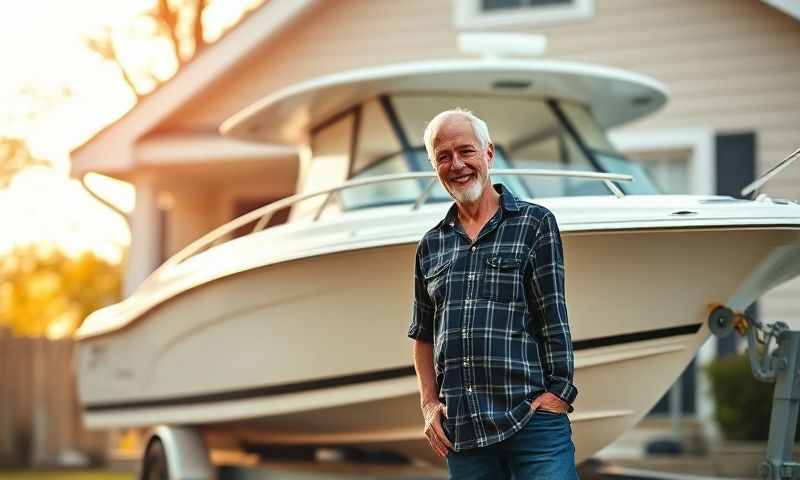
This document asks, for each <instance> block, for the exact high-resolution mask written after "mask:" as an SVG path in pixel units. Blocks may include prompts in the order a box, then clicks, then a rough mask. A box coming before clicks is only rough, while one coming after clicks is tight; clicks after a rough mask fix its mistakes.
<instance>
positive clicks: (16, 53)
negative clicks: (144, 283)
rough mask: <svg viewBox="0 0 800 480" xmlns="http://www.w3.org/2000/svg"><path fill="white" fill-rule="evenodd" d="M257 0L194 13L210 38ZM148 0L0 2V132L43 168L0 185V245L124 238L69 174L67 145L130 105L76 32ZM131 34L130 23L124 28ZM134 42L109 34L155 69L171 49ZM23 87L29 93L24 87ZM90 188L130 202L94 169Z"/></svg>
mask: <svg viewBox="0 0 800 480" xmlns="http://www.w3.org/2000/svg"><path fill="white" fill-rule="evenodd" d="M257 3H259V2H258V0H216V1H212V2H211V3H210V4H209V6H208V8H207V10H206V12H205V14H206V16H205V17H204V19H205V21H206V29H207V33H208V34H209V35H210V36H211V40H213V39H214V38H216V37H218V36H219V35H220V34H221V33H222V31H223V29H224V28H225V27H227V26H229V25H231V24H233V23H234V22H235V21H236V20H237V19H238V18H239V17H240V16H241V14H242V13H243V12H244V11H245V10H246V9H247V8H248V7H251V6H252V5H254V4H257ZM152 4H153V0H70V1H69V2H66V1H63V0H25V1H18V2H2V3H0V60H1V61H2V69H1V71H2V75H0V136H7V137H8V136H12V137H22V138H24V139H26V140H27V142H28V144H29V147H30V148H31V150H32V152H33V154H34V155H35V156H37V157H39V158H42V159H45V160H49V161H51V162H52V163H53V165H54V167H53V168H40V167H37V168H31V169H28V170H26V171H24V172H22V173H20V174H18V175H17V176H16V177H15V178H14V179H13V181H12V182H11V184H10V186H9V187H8V188H6V189H4V190H0V221H2V222H3V224H4V225H5V226H6V227H5V228H3V230H2V232H3V234H2V235H0V254H2V253H3V252H6V251H8V250H9V249H10V248H12V247H13V246H14V245H20V244H26V243H30V242H52V243H54V244H56V245H58V246H60V247H62V248H64V250H65V251H66V252H67V253H68V254H77V253H79V252H80V251H83V250H86V249H89V250H92V251H94V252H96V253H97V254H98V255H101V256H103V257H104V258H106V259H107V260H110V261H114V262H116V261H119V260H120V258H121V253H122V249H124V248H125V247H126V246H127V245H128V244H129V243H130V232H129V230H128V227H127V223H126V222H125V220H124V219H123V218H122V217H121V216H120V215H119V214H117V213H115V212H113V211H112V210H111V209H109V208H107V207H105V206H103V205H102V204H100V203H99V202H98V201H97V200H95V199H94V198H93V197H91V196H90V195H89V194H88V193H86V192H85V190H84V189H83V187H82V186H81V185H80V183H79V182H78V180H75V179H70V178H69V166H70V164H69V151H70V150H71V149H73V148H74V147H76V146H78V145H80V144H82V143H84V142H85V141H86V140H87V139H88V138H90V137H91V135H92V134H93V133H94V132H96V131H97V130H99V129H100V128H102V127H103V126H104V125H106V124H108V123H110V122H112V121H114V120H115V119H117V118H119V117H120V116H122V115H124V114H125V112H127V111H128V110H130V109H131V108H132V107H133V106H134V105H135V101H136V97H135V95H134V94H133V93H132V92H131V91H130V89H129V88H128V87H127V85H126V84H125V83H124V81H123V79H122V77H121V75H120V73H119V70H118V69H117V67H116V66H115V65H114V64H112V63H110V62H107V61H104V60H103V59H101V58H100V57H99V56H98V55H97V54H95V53H94V52H92V51H90V50H89V49H88V48H87V47H86V46H85V44H84V41H83V39H82V37H83V36H84V35H86V34H89V33H91V32H94V31H97V30H98V29H100V28H102V27H103V26H105V25H108V26H111V27H113V28H115V29H116V30H117V31H125V32H131V31H132V30H133V29H135V28H137V25H136V23H135V22H132V20H131V19H133V18H136V17H137V15H139V14H140V13H141V12H142V11H144V10H145V9H147V8H149V7H150V6H151V5H152ZM134 34H135V32H134ZM136 45H138V44H136V43H133V42H128V44H126V43H125V42H124V41H121V42H120V43H119V47H120V51H121V52H122V53H123V54H124V55H126V57H125V58H126V60H127V61H129V62H131V64H135V63H136V62H150V63H155V64H156V65H157V68H158V70H159V72H161V74H162V75H163V77H164V78H166V77H168V76H169V75H171V74H172V73H173V72H174V71H175V69H176V63H175V61H174V60H173V59H169V58H168V57H166V56H163V55H161V56H157V57H154V56H153V54H152V53H148V52H152V50H150V49H147V50H146V49H137V48H136ZM26 92H33V95H30V94H26ZM87 180H89V181H91V185H92V187H93V189H95V190H96V191H98V192H99V193H102V194H103V196H104V197H108V198H109V199H111V200H112V201H113V202H114V203H115V204H116V205H117V206H118V207H119V208H121V209H122V210H124V211H130V210H132V208H133V205H134V202H135V192H134V189H133V188H132V186H131V185H129V184H126V183H125V182H120V181H116V180H114V179H109V178H107V177H102V176H94V177H92V178H90V179H87Z"/></svg>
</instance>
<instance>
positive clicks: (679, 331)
mask: <svg viewBox="0 0 800 480" xmlns="http://www.w3.org/2000/svg"><path fill="white" fill-rule="evenodd" d="M701 326H702V325H701V324H699V323H693V324H691V325H683V326H680V327H670V328H662V329H658V330H648V331H644V332H636V333H627V334H623V335H613V336H609V337H598V338H590V339H587V340H578V341H577V342H573V344H572V345H573V349H574V350H588V349H591V348H600V347H609V346H613V345H621V344H625V343H633V342H641V341H644V340H655V339H659V338H666V337H674V336H679V335H690V334H694V333H697V331H699V330H700V327H701ZM414 375H416V372H415V371H414V367H413V366H410V367H399V368H390V369H386V370H378V371H373V372H366V373H357V374H354V375H343V376H341V377H332V378H323V379H318V380H310V381H306V382H294V383H287V384H283V385H271V386H268V387H258V388H248V389H243V390H236V391H232V392H222V393H212V394H208V395H190V396H183V397H170V398H165V399H157V400H138V401H133V402H119V403H117V402H114V403H91V404H88V405H85V406H84V407H83V410H84V411H85V412H103V411H108V410H127V409H136V408H151V407H171V406H172V407H174V406H179V405H193V404H200V403H212V402H226V401H231V400H245V399H250V398H255V397H268V396H273V395H285V394H290V393H299V392H304V391H309V390H320V389H324V388H332V387H341V386H346V385H355V384H359V383H367V382H375V381H379V380H390V379H395V378H402V377H407V376H414Z"/></svg>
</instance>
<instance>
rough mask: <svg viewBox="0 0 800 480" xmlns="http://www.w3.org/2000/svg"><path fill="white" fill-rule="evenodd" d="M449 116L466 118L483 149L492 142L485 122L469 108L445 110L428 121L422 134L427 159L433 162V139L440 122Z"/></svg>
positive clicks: (440, 124) (437, 131)
mask: <svg viewBox="0 0 800 480" xmlns="http://www.w3.org/2000/svg"><path fill="white" fill-rule="evenodd" d="M449 117H461V118H465V119H467V120H468V121H469V123H470V125H472V132H473V133H474V134H475V138H477V139H478V142H480V144H481V149H485V148H486V147H487V146H488V145H489V144H490V143H492V139H491V137H490V136H489V127H488V126H486V122H484V121H483V120H481V119H480V118H478V117H477V116H476V115H475V114H474V113H472V112H470V111H469V110H464V109H463V108H454V109H452V110H445V111H444V112H441V113H439V114H438V115H436V116H435V117H433V119H431V121H430V122H428V125H427V126H426V127H425V133H424V134H423V135H422V138H423V140H424V141H425V150H426V151H427V152H428V159H429V160H430V161H431V163H434V157H433V139H434V138H436V135H437V134H438V133H439V128H441V126H442V122H443V121H444V120H446V119H447V118H449Z"/></svg>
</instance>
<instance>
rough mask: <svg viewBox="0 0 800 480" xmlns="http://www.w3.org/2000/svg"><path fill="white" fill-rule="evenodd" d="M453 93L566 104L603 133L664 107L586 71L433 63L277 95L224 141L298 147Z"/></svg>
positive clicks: (630, 76)
mask: <svg viewBox="0 0 800 480" xmlns="http://www.w3.org/2000/svg"><path fill="white" fill-rule="evenodd" d="M397 93H402V94H416V93H420V94H423V93H424V94H450V95H452V94H456V95H465V94H466V95H476V96H477V95H481V96H489V95H491V96H512V97H517V98H547V99H559V100H570V101H573V102H577V103H581V104H584V105H586V106H587V107H588V108H590V109H591V111H592V112H593V114H594V116H595V118H596V119H597V121H598V122H599V124H600V125H601V126H602V127H604V128H605V129H608V128H610V127H614V126H617V125H621V124H624V123H627V122H630V121H632V120H636V119H638V118H641V117H644V116H646V115H648V114H650V113H653V112H655V111H656V110H658V109H660V108H661V107H662V106H663V105H664V104H665V103H666V100H667V92H666V88H665V87H664V86H663V85H662V84H661V83H659V82H658V81H656V80H654V79H652V78H649V77H646V76H643V75H639V74H635V73H632V72H628V71H625V70H620V69H616V68H609V67H603V66H597V65H591V64H583V63H571V62H561V61H552V60H538V59H537V60H530V59H497V58H492V59H472V60H438V61H427V62H415V63H404V64H393V65H385V66H379V67H371V68H364V69H359V70H352V71H346V72H341V73H337V74H333V75H328V76H324V77H320V78H317V79H313V80H309V81H306V82H302V83H299V84H295V85H292V86H289V87H287V88H284V89H282V90H279V91H277V92H275V93H273V94H271V95H268V96H266V97H264V98H262V99H261V100H259V101H256V102H255V103H253V104H252V105H250V106H248V107H246V108H245V109H243V110H242V111H240V112H238V113H236V114H234V115H233V116H231V117H230V118H228V119H227V120H226V121H225V122H224V123H223V124H222V126H221V127H220V131H221V133H222V134H223V135H226V136H229V137H234V138H238V139H241V140H246V141H255V142H263V143H271V144H289V145H301V144H305V143H306V142H307V140H308V132H309V131H310V130H311V129H312V128H313V127H315V126H317V125H319V124H320V123H322V122H324V121H326V120H328V119H330V118H332V117H334V116H335V115H337V114H340V113H341V112H343V111H346V110H347V109H349V108H352V107H355V106H357V105H360V104H362V103H364V102H365V101H367V100H369V99H372V98H375V97H377V96H380V95H390V94H397Z"/></svg>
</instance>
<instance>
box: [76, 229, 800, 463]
mask: <svg viewBox="0 0 800 480" xmlns="http://www.w3.org/2000/svg"><path fill="white" fill-rule="evenodd" d="M562 237H563V239H564V251H565V265H566V271H567V276H566V287H567V305H568V313H569V319H570V325H571V330H572V336H573V343H574V346H575V352H576V374H575V383H576V385H577V386H578V389H579V395H578V398H577V401H576V403H575V411H574V413H573V414H572V415H571V420H572V422H573V439H574V442H575V445H576V448H577V461H581V460H583V459H585V458H587V457H589V456H591V455H592V454H594V453H595V452H597V451H598V450H600V449H601V448H603V447H605V446H606V445H608V444H609V443H611V442H612V441H613V440H614V439H616V438H617V437H618V436H619V435H620V434H622V433H623V432H624V431H625V430H626V429H628V428H630V427H631V426H633V425H634V424H636V423H637V422H638V421H639V420H640V419H641V418H642V416H644V415H645V414H646V413H647V412H648V411H649V410H650V409H651V408H652V406H653V405H654V404H655V403H656V402H657V401H658V399H659V398H660V397H661V396H662V395H663V394H664V393H665V392H666V390H667V389H668V388H669V386H670V385H671V384H672V383H673V382H674V380H675V379H676V378H677V377H678V376H679V375H680V373H681V372H682V371H683V370H684V368H685V367H686V366H687V364H688V363H689V362H690V361H691V359H692V357H693V356H694V354H695V353H696V352H697V350H698V349H699V347H700V346H701V345H702V343H703V342H704V341H705V340H706V338H707V337H708V333H709V330H708V326H707V324H706V319H707V314H708V308H709V305H711V304H731V303H736V304H737V305H747V304H749V303H751V302H752V301H754V300H755V299H756V298H757V297H758V296H760V295H761V294H763V293H764V292H765V291H766V290H767V289H768V288H770V287H771V286H774V285H772V280H774V279H773V276H771V275H770V274H769V273H768V274H766V275H763V274H762V275H760V276H759V277H758V278H756V279H755V280H754V278H755V277H753V272H755V271H756V270H758V269H759V268H761V270H762V271H763V270H764V268H765V265H766V266H767V267H766V268H767V270H769V264H770V261H771V260H770V255H771V254H774V252H776V251H777V250H778V249H779V248H780V247H781V246H784V245H798V244H800V233H798V230H793V229H790V228H767V227H763V228H741V227H740V228H735V229H734V228H731V229H719V228H694V229H683V230H681V229H672V230H670V229H647V230H645V229H639V230H635V229H634V230H628V231H621V230H606V231H582V232H577V231H576V232H571V233H567V232H565V231H563V230H562ZM414 247H415V244H414V243H404V244H400V245H391V246H385V247H375V248H369V249H363V250H357V251H344V252H339V253H331V254H326V255H319V256H315V257H310V258H301V259H297V260H292V261H286V262H283V263H277V264H271V265H267V266H264V267H260V268H256V269H252V270H247V271H243V272H240V273H236V274H232V275H229V276H225V277H222V278H218V279H215V280H213V281H210V282H208V283H205V284H201V285H199V286H197V287H195V288H192V289H190V290H188V291H186V292H183V293H181V294H179V295H177V296H174V297H172V298H170V299H169V300H168V301H165V302H163V303H161V304H160V305H158V306H156V307H155V308H152V309H150V310H148V311H147V312H146V313H145V314H143V315H140V316H139V317H138V318H136V319H135V320H134V321H132V322H130V323H129V324H128V325H126V326H125V327H123V328H122V329H119V330H115V331H113V332H110V333H106V334H102V335H98V336H89V337H86V338H83V339H82V340H80V343H79V349H78V357H77V362H78V368H79V371H80V376H79V392H80V397H81V403H82V406H83V409H84V410H83V415H84V421H85V423H86V424H87V425H88V426H89V427H96V428H105V427H131V426H149V425H154V424H170V425H195V426H197V427H198V428H201V429H202V430H203V431H204V432H206V434H207V436H208V438H209V442H210V444H211V445H212V447H213V445H215V444H216V443H217V442H221V443H226V442H228V443H229V442H230V441H231V440H233V439H235V440H237V441H241V442H247V443H254V444H306V445H356V444H357V445H359V446H361V447H364V448H376V449H390V450H397V451H399V452H401V453H404V454H406V455H409V456H412V457H416V458H421V459H428V460H434V459H435V457H434V456H433V453H432V451H431V450H430V449H429V448H428V446H427V442H426V440H425V438H424V437H423V435H422V417H421V415H420V412H419V396H418V392H417V383H416V378H415V376H414V372H413V368H412V367H411V354H410V350H411V343H412V341H411V340H410V339H408V338H407V337H406V332H407V328H408V324H409V315H410V300H411V297H412V293H411V287H412V269H413V254H414ZM264 248H269V246H268V245H264ZM643 280H645V281H643Z"/></svg>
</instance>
